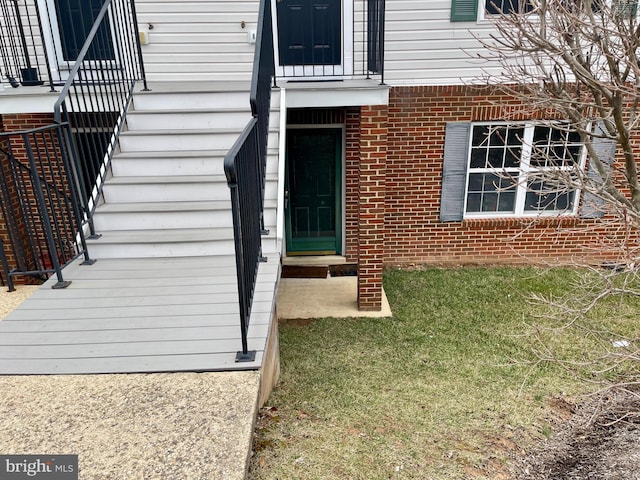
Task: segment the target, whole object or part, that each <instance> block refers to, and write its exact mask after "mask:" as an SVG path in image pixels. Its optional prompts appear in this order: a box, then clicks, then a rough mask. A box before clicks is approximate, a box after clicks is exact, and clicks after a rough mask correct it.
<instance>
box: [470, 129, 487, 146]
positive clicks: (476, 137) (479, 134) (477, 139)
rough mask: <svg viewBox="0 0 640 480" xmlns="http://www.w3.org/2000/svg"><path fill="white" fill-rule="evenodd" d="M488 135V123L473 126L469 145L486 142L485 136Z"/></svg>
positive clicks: (484, 143)
mask: <svg viewBox="0 0 640 480" xmlns="http://www.w3.org/2000/svg"><path fill="white" fill-rule="evenodd" d="M488 136H489V126H488V125H476V126H474V127H473V135H472V138H471V145H472V146H473V147H477V146H479V145H486V144H487V137H488Z"/></svg>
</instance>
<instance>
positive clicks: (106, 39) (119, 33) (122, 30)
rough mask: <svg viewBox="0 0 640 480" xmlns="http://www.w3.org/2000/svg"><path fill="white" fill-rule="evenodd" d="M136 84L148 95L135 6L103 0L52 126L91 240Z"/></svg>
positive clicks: (128, 1)
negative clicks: (66, 156)
mask: <svg viewBox="0 0 640 480" xmlns="http://www.w3.org/2000/svg"><path fill="white" fill-rule="evenodd" d="M114 39H118V41H117V42H115V41H114ZM69 48H71V47H69ZM140 80H141V81H142V82H143V84H144V90H148V87H147V81H146V76H145V72H144V63H143V61H142V53H141V49H140V35H139V32H138V26H137V21H136V11H135V3H134V1H133V0H106V1H105V3H104V4H103V6H102V8H101V9H100V11H99V12H98V14H97V15H96V17H95V20H94V23H93V25H92V27H91V29H90V30H89V32H88V34H87V38H86V40H85V42H84V44H83V45H82V47H81V48H80V49H79V53H78V57H77V59H76V61H75V63H74V65H73V67H72V68H71V70H70V71H69V76H68V78H67V80H66V82H65V84H64V86H63V88H62V90H61V92H60V95H59V97H58V100H57V102H56V103H55V106H54V121H55V122H56V123H57V124H59V125H61V126H62V127H63V128H62V134H63V137H64V140H65V142H66V144H67V145H68V148H69V151H70V153H71V158H72V167H73V168H74V172H73V174H74V176H73V178H74V181H76V182H77V191H78V192H79V194H80V205H81V208H82V211H83V216H84V220H85V221H86V223H87V224H88V226H89V230H90V234H91V235H92V236H94V235H95V231H94V228H93V213H94V211H95V208H96V207H97V205H98V198H99V197H100V195H101V194H102V186H103V183H104V178H105V176H106V175H107V172H108V171H109V166H110V162H111V158H112V156H113V153H114V150H115V146H116V143H117V141H118V138H119V134H120V131H121V130H122V127H123V125H124V122H125V118H126V113H127V109H128V108H129V105H130V103H131V99H132V97H133V92H134V89H135V87H136V83H137V82H138V81H140Z"/></svg>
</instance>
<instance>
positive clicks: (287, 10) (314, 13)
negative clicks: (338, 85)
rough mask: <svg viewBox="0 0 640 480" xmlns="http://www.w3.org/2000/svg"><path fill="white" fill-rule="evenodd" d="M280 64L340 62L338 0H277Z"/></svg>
mask: <svg viewBox="0 0 640 480" xmlns="http://www.w3.org/2000/svg"><path fill="white" fill-rule="evenodd" d="M277 15H278V39H279V42H278V44H279V45H278V48H279V53H280V65H340V60H341V58H340V56H341V55H340V52H341V50H342V49H341V45H342V12H341V1H340V0H278V1H277Z"/></svg>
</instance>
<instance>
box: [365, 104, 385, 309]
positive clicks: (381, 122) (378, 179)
mask: <svg viewBox="0 0 640 480" xmlns="http://www.w3.org/2000/svg"><path fill="white" fill-rule="evenodd" d="M386 162H387V106H386V105H381V106H364V107H362V108H361V110H360V168H359V170H360V172H359V185H358V187H359V188H358V193H359V208H358V245H359V257H358V308H359V309H360V310H380V309H381V307H382V266H383V260H384V234H385V193H386V190H385V182H386V172H385V170H386Z"/></svg>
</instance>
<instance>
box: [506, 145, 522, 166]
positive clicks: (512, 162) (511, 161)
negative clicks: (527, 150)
mask: <svg viewBox="0 0 640 480" xmlns="http://www.w3.org/2000/svg"><path fill="white" fill-rule="evenodd" d="M521 153H522V149H521V148H520V147H510V148H509V149H508V150H507V152H506V154H505V158H504V167H505V168H518V167H519V166H520V155H521Z"/></svg>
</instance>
